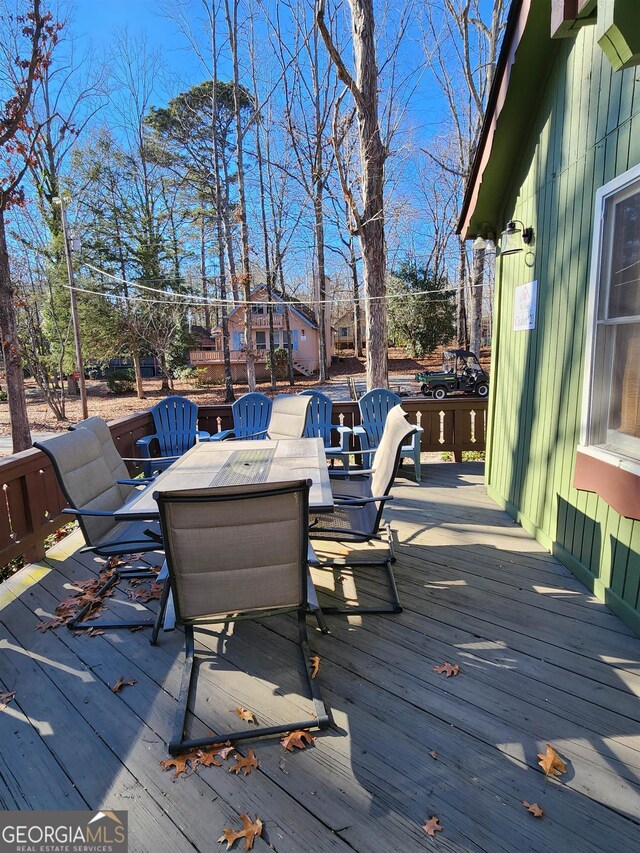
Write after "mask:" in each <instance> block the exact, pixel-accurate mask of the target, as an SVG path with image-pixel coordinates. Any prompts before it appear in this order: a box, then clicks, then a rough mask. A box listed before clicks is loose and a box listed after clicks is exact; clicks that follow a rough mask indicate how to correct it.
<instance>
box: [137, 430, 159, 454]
mask: <svg viewBox="0 0 640 853" xmlns="http://www.w3.org/2000/svg"><path fill="white" fill-rule="evenodd" d="M157 438H158V436H157V435H145V436H144V438H139V439H138V440H137V441H136V447H139V448H140V452H141V453H142V458H143V459H151V442H152V441H154V440H156V439H157Z"/></svg>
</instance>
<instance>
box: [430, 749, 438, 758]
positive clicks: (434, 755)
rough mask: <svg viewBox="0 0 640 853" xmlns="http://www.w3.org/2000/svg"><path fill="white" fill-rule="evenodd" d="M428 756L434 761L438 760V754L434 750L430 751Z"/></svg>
mask: <svg viewBox="0 0 640 853" xmlns="http://www.w3.org/2000/svg"><path fill="white" fill-rule="evenodd" d="M429 755H430V756H431V758H433V759H434V761H437V760H438V753H437V752H436V751H435V749H432V750H431V752H430V753H429Z"/></svg>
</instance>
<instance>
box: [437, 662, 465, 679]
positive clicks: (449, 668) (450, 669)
mask: <svg viewBox="0 0 640 853" xmlns="http://www.w3.org/2000/svg"><path fill="white" fill-rule="evenodd" d="M433 671H434V672H444V673H446V675H447V678H450V677H451V676H452V675H457V674H458V673H459V672H460V667H459V666H458V664H457V663H449V661H448V660H446V661H445V662H444V663H443V664H442V666H434V668H433Z"/></svg>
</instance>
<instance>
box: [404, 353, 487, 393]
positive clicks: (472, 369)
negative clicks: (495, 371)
mask: <svg viewBox="0 0 640 853" xmlns="http://www.w3.org/2000/svg"><path fill="white" fill-rule="evenodd" d="M416 379H417V380H418V382H420V383H421V385H420V390H421V391H422V393H423V394H424V395H425V397H433V398H434V400H444V398H445V397H446V396H447V394H453V393H454V392H455V391H461V392H462V393H463V394H473V395H474V396H476V397H486V396H487V394H488V393H489V376H488V374H487V373H486V372H485V371H484V370H483V369H482V367H481V366H480V362H479V361H478V357H477V355H476V354H475V353H474V352H469V350H466V349H447V350H445V351H444V352H443V353H442V370H427V371H425V372H424V373H416Z"/></svg>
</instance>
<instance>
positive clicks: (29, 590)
mask: <svg viewBox="0 0 640 853" xmlns="http://www.w3.org/2000/svg"><path fill="white" fill-rule="evenodd" d="M407 470H408V469H407ZM393 493H394V495H395V496H396V501H395V503H394V504H393V505H392V506H390V507H389V509H388V510H387V512H388V515H389V517H392V518H393V519H394V526H395V527H396V528H397V531H398V541H399V545H398V549H397V553H398V562H397V564H396V577H397V580H398V586H399V590H400V595H401V598H402V601H403V604H404V606H405V610H404V612H403V613H402V614H401V615H399V616H391V617H382V616H369V617H362V618H360V617H350V618H348V619H347V618H346V617H344V616H342V617H330V627H331V630H332V633H331V635H329V636H323V635H321V634H319V633H318V632H315V631H314V630H313V627H314V624H313V621H312V620H309V626H310V628H311V629H312V630H311V646H312V652H313V653H314V654H318V655H319V656H320V659H321V663H320V672H319V676H318V678H319V680H320V686H321V689H322V692H323V695H324V697H325V699H326V700H327V702H328V704H330V705H331V708H332V711H333V715H334V719H335V728H334V729H329V730H328V731H326V732H323V733H320V734H319V736H318V739H317V741H316V744H315V747H314V748H310V749H307V750H305V751H303V752H298V751H296V753H295V754H293V753H288V752H286V751H285V750H284V749H283V748H282V747H281V746H280V744H279V742H278V740H277V739H269V740H262V741H256V742H254V743H249V744H247V745H245V746H243V747H242V752H243V753H245V754H246V751H247V749H248V747H249V746H251V747H253V748H254V750H255V752H256V755H257V757H258V760H259V762H260V766H259V769H258V770H255V771H254V772H253V773H251V775H249V776H247V777H244V776H236V775H234V774H233V773H230V772H229V769H230V767H231V766H232V761H227V762H225V764H224V766H222V767H207V768H200V769H199V770H198V772H197V773H192V774H191V775H190V776H188V777H187V778H185V777H181V778H179V779H178V780H176V781H173V778H172V774H171V773H168V772H163V770H162V768H161V766H160V763H159V762H160V761H161V760H163V759H165V758H166V757H167V753H166V747H165V742H166V741H167V739H168V737H169V735H170V732H171V729H172V724H173V716H174V711H175V706H176V696H177V692H178V688H179V680H180V674H181V656H182V635H181V634H180V633H179V632H173V633H169V634H164V635H162V636H161V641H160V645H159V646H158V647H157V648H151V647H150V646H149V643H148V636H149V634H148V631H146V632H145V631H141V632H135V633H130V632H129V631H107V632H105V633H104V634H102V635H98V636H93V637H92V636H86V635H74V634H73V633H72V632H70V631H68V630H67V629H66V628H59V629H57V630H47V631H45V632H44V633H40V632H39V631H36V630H35V626H36V625H37V624H38V623H39V622H41V621H42V620H46V619H47V618H51V615H52V614H53V612H54V609H55V606H56V604H57V602H58V601H59V600H60V599H62V598H65V597H66V596H67V595H68V594H69V589H70V588H72V585H73V582H74V581H77V580H81V579H85V578H87V577H89V576H91V574H92V573H93V572H95V570H96V569H97V568H99V566H100V562H99V561H96V560H95V559H94V558H92V557H90V556H87V555H80V554H78V553H77V548H78V547H79V545H80V540H79V538H78V535H77V534H74V536H73V537H70V538H69V539H67V540H65V541H63V542H62V543H60V544H59V545H57V546H56V547H55V548H54V549H53V550H52V551H50V552H49V554H48V557H47V561H46V562H43V563H41V564H38V565H37V566H30V567H27V568H26V569H24V570H23V571H22V572H21V573H20V574H19V575H18V576H16V577H15V578H14V579H12V581H11V582H10V583H9V584H5V585H3V586H2V587H0V646H1V647H2V668H1V670H0V673H1V677H2V678H1V690H0V692H4V691H15V694H16V695H15V698H14V699H13V700H12V701H10V702H8V704H7V705H6V707H5V708H4V709H3V710H2V711H1V712H0V806H2V807H3V808H5V809H12V808H20V809H44V808H61V809H73V808H76V809H78V808H98V807H101V808H109V809H127V810H128V811H129V827H130V836H131V845H130V849H131V850H132V851H136V853H137V852H138V851H147V850H148V851H153V852H154V853H157V851H165V850H174V851H178V853H181V851H192V850H211V849H213V848H214V847H215V846H216V844H215V842H216V841H217V839H218V838H219V837H220V835H221V834H222V831H223V829H224V828H225V827H227V826H233V827H234V828H238V827H239V823H240V822H239V819H238V816H239V815H240V814H242V813H246V814H249V816H250V817H251V818H253V817H254V816H255V815H259V816H260V818H261V819H262V821H263V823H264V827H265V828H264V832H263V837H262V838H260V839H256V842H255V844H254V850H256V851H263V850H264V851H266V850H269V849H275V850H276V851H296V853H299V851H314V853H321V851H342V850H344V851H347V850H354V849H355V850H359V851H374V853H376V851H391V850H393V851H395V850H403V851H405V850H406V851H411V850H421V849H425V850H428V849H431V845H433V844H434V841H433V840H432V839H430V838H428V837H427V836H426V835H425V833H424V832H423V831H422V829H421V825H422V824H423V823H424V822H425V820H427V819H428V818H430V817H431V816H434V815H437V816H438V818H439V820H440V824H441V825H442V827H443V831H442V832H440V833H439V834H438V836H437V842H438V845H439V847H441V848H442V849H444V850H450V851H467V850H468V851H489V853H500V851H503V853H514V851H518V853H521V851H541V850H545V851H568V850H580V851H581V853H582V851H591V850H593V851H596V850H598V851H603V850H605V851H609V850H611V851H619V850H633V849H637V846H638V837H639V836H640V827H639V826H638V824H639V822H640V817H639V816H640V701H639V700H638V697H639V696H640V640H639V639H638V638H636V637H635V636H634V635H633V634H632V633H631V632H630V631H629V629H627V627H626V626H625V625H624V624H623V623H622V622H620V621H619V620H618V619H617V617H615V616H613V615H612V614H611V613H610V612H609V611H608V610H607V608H606V607H605V606H604V605H602V604H601V603H600V602H599V601H597V600H596V599H595V598H593V597H592V596H591V595H590V594H589V593H588V591H587V590H586V589H585V588H584V587H583V586H582V585H581V584H580V583H579V582H578V581H577V580H575V579H574V578H573V577H572V576H571V575H570V574H569V573H568V572H567V571H566V570H565V569H564V568H563V567H562V566H560V565H559V564H558V563H557V561H556V560H554V559H553V558H552V557H550V556H549V555H548V554H546V553H545V552H544V551H542V549H541V548H540V546H539V545H538V544H537V543H536V542H534V541H533V540H532V539H531V538H530V537H529V536H528V535H527V534H526V533H524V532H523V531H522V529H521V528H519V527H518V526H517V525H516V524H514V523H513V522H512V521H511V519H510V518H509V517H508V516H507V515H506V514H505V513H503V512H502V511H500V510H499V509H498V508H497V507H496V506H495V505H494V504H492V503H491V501H490V500H489V499H488V498H487V497H486V496H485V494H484V489H483V486H482V466H481V465H480V464H479V463H465V464H463V465H446V464H439V465H429V466H427V467H426V468H425V480H424V482H423V484H422V486H418V485H416V484H415V483H412V482H410V481H409V480H405V479H400V480H399V481H398V483H397V485H396V486H395V487H394V489H393ZM316 580H317V584H318V588H319V591H320V593H321V598H322V597H323V596H325V597H326V596H329V597H331V598H335V597H336V596H338V597H340V596H342V595H344V594H348V595H349V596H354V595H356V596H357V597H359V598H361V599H376V598H380V597H383V596H384V595H385V594H386V590H385V586H384V582H383V577H382V576H381V575H378V574H377V573H376V572H375V571H374V570H359V572H358V575H357V578H355V579H353V578H352V577H351V575H350V573H349V572H348V571H344V572H341V573H338V572H334V573H327V572H324V573H323V572H319V573H318V574H317V578H316ZM155 604H156V602H154V603H153V605H155ZM153 605H150V606H153ZM108 607H109V609H110V610H111V611H113V612H120V613H122V612H124V611H125V610H126V609H128V608H131V607H142V605H139V604H136V603H135V602H131V601H130V600H129V599H127V598H126V597H125V596H119V597H118V598H114V599H112V600H110V601H109V603H108ZM295 630H296V629H295V623H294V620H293V619H289V618H282V617H281V618H277V619H270V620H265V621H264V622H262V623H254V622H240V623H235V625H232V626H229V628H228V629H227V628H225V627H220V628H219V629H217V630H216V632H215V633H214V634H213V635H212V636H210V637H207V638H205V641H206V644H207V645H206V649H204V647H202V646H201V648H203V649H204V650H205V651H211V652H212V653H216V654H211V655H209V657H208V659H207V660H206V661H205V662H204V663H203V664H202V667H201V675H200V680H199V682H198V684H199V687H198V690H197V692H196V695H195V697H194V702H195V706H194V707H195V712H196V719H194V720H193V727H194V731H199V732H205V731H207V730H209V727H210V726H214V727H216V731H218V732H224V731H225V727H226V728H227V730H229V731H230V730H232V728H233V727H237V725H238V718H237V717H236V715H235V714H234V709H235V708H236V707H237V706H242V707H244V708H249V709H251V710H252V711H254V712H255V714H256V716H257V718H258V721H259V723H260V724H267V725H268V724H271V723H272V722H277V721H279V720H282V719H295V718H298V717H299V714H300V709H304V711H303V712H304V713H305V714H308V712H309V703H308V702H307V701H306V700H305V698H304V697H303V696H301V695H300V693H299V691H300V685H299V680H298V673H297V672H296V670H295V667H296V665H297V656H296V650H295V647H294V645H293V643H292V640H293V638H294V636H295ZM444 661H451V662H457V663H458V664H459V666H460V674H459V675H458V676H457V677H452V678H446V677H445V676H444V675H439V674H437V673H436V672H434V670H433V667H434V666H435V665H436V664H441V663H443V662H444ZM120 676H123V677H124V678H125V679H136V684H135V685H133V686H131V687H126V688H124V689H123V690H122V691H121V692H120V693H117V694H115V693H113V692H112V691H111V690H110V685H113V683H114V682H115V681H116V679H117V678H118V677H120ZM547 743H551V744H553V745H554V746H555V748H556V749H557V750H558V752H559V753H560V755H561V756H562V757H563V758H564V760H565V761H566V762H567V770H568V772H567V774H566V775H564V776H561V777H560V779H559V780H558V781H554V780H550V779H547V778H546V777H545V776H544V775H543V774H542V772H541V771H540V768H539V767H538V765H537V762H538V758H537V754H538V753H541V752H544V750H545V748H546V744H547ZM522 800H527V801H528V802H530V803H534V802H537V803H539V804H540V806H541V807H542V808H543V809H544V817H542V818H539V819H536V818H534V817H533V816H532V815H531V814H529V813H528V812H527V810H526V809H525V808H524V807H523V805H522V804H521V801H522ZM236 847H238V848H239V849H243V844H242V842H239V843H238V844H236ZM221 849H222V848H221ZM234 849H235V847H234Z"/></svg>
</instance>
